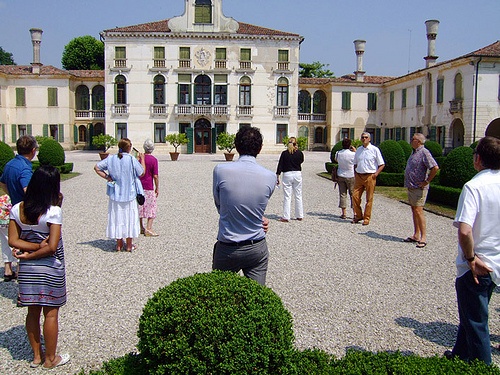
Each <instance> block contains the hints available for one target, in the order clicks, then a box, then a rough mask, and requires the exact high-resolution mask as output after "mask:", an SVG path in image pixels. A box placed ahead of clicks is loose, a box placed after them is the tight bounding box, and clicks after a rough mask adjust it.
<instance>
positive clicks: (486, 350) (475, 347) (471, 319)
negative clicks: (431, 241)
mask: <svg viewBox="0 0 500 375" xmlns="http://www.w3.org/2000/svg"><path fill="white" fill-rule="evenodd" d="M477 278H478V280H479V285H478V284H476V283H475V282H474V278H473V276H472V272H471V271H468V272H467V273H466V274H465V275H463V276H461V277H459V278H457V279H456V281H455V289H456V291H457V302H458V316H459V318H460V323H459V326H458V333H457V341H456V342H455V346H454V347H453V351H452V354H453V355H456V356H458V357H459V358H460V359H462V360H464V361H472V360H474V359H476V358H477V359H479V360H481V361H483V362H485V363H486V364H488V365H489V364H491V343H490V330H489V327H488V304H489V302H490V298H491V294H492V293H493V289H495V284H494V283H493V281H492V280H491V276H490V275H486V276H478V277H477Z"/></svg>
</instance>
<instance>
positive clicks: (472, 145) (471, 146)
mask: <svg viewBox="0 0 500 375" xmlns="http://www.w3.org/2000/svg"><path fill="white" fill-rule="evenodd" d="M478 143H479V141H476V142H474V143H471V145H470V146H469V147H470V148H472V150H475V149H476V147H477V144H478Z"/></svg>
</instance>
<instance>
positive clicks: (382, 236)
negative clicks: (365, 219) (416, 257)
mask: <svg viewBox="0 0 500 375" xmlns="http://www.w3.org/2000/svg"><path fill="white" fill-rule="evenodd" d="M360 234H361V235H363V236H367V237H370V238H376V239H379V240H384V241H392V242H403V239H402V238H401V237H396V236H390V235H387V234H380V233H377V232H374V231H372V230H369V231H368V232H365V233H360Z"/></svg>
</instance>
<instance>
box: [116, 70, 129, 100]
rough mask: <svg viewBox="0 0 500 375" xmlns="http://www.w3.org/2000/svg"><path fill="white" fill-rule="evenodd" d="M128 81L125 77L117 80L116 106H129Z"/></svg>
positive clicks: (117, 77)
mask: <svg viewBox="0 0 500 375" xmlns="http://www.w3.org/2000/svg"><path fill="white" fill-rule="evenodd" d="M126 84H127V80H126V79H125V77H124V76H123V75H121V74H120V75H119V76H116V78H115V90H116V91H115V99H116V103H115V104H127V86H126Z"/></svg>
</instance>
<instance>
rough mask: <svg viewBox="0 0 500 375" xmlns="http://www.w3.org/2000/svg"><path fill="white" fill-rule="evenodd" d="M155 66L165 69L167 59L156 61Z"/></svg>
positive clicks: (154, 61)
mask: <svg viewBox="0 0 500 375" xmlns="http://www.w3.org/2000/svg"><path fill="white" fill-rule="evenodd" d="M153 66H154V67H155V68H164V67H165V59H154V60H153Z"/></svg>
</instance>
